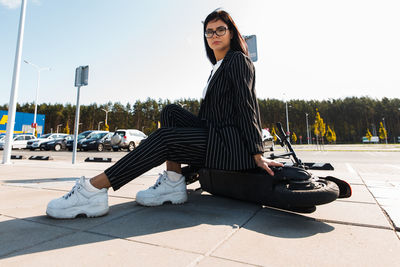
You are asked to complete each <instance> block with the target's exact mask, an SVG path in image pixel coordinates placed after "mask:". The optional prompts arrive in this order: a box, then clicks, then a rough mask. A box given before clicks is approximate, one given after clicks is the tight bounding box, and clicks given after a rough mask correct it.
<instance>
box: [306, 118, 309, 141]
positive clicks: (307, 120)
mask: <svg viewBox="0 0 400 267" xmlns="http://www.w3.org/2000/svg"><path fill="white" fill-rule="evenodd" d="M306 124H307V141H308V144H310V133H309V131H308V113H306Z"/></svg>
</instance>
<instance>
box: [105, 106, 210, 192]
mask: <svg viewBox="0 0 400 267" xmlns="http://www.w3.org/2000/svg"><path fill="white" fill-rule="evenodd" d="M207 140H208V130H207V128H206V126H205V123H204V122H203V121H201V120H200V119H199V118H198V117H196V116H195V115H193V114H192V113H190V112H189V111H187V110H185V109H183V108H181V107H180V106H178V105H175V104H170V105H167V106H166V107H165V108H164V109H163V110H162V112H161V128H159V129H157V130H156V131H155V132H153V133H152V134H151V135H149V137H148V138H146V139H144V140H143V141H142V142H141V144H140V145H139V146H138V147H137V148H136V149H134V150H133V151H132V152H130V153H129V154H127V155H126V156H124V157H123V158H121V159H120V160H119V161H117V162H116V163H115V164H114V165H113V166H111V167H110V168H108V169H106V170H105V171H104V172H105V174H106V175H107V177H108V180H109V181H110V184H111V186H112V188H113V189H114V190H118V189H119V188H120V187H122V186H123V185H125V184H127V183H128V182H130V181H132V180H133V179H135V178H136V177H138V176H140V175H142V174H143V173H145V172H147V171H149V170H151V169H152V168H154V167H157V166H159V165H160V164H162V163H164V162H165V161H166V160H169V161H174V162H177V163H184V164H189V165H193V166H199V167H201V166H204V164H205V158H206V151H207Z"/></svg>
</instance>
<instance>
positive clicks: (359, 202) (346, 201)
mask: <svg viewBox="0 0 400 267" xmlns="http://www.w3.org/2000/svg"><path fill="white" fill-rule="evenodd" d="M336 201H338V202H341V203H354V204H367V205H377V204H376V203H372V202H365V201H354V200H343V199H336Z"/></svg>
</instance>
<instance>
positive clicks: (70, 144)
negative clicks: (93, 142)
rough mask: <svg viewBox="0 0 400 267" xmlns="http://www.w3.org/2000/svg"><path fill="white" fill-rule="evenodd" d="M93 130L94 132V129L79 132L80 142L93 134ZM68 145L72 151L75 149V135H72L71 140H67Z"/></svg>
mask: <svg viewBox="0 0 400 267" xmlns="http://www.w3.org/2000/svg"><path fill="white" fill-rule="evenodd" d="M92 132H94V131H84V132H82V133H80V134H78V143H79V141H81V140H82V139H84V138H86V137H87V136H88V135H89V134H91V133H92ZM66 146H67V149H68V150H69V151H72V150H73V148H74V137H72V139H71V140H67V144H66Z"/></svg>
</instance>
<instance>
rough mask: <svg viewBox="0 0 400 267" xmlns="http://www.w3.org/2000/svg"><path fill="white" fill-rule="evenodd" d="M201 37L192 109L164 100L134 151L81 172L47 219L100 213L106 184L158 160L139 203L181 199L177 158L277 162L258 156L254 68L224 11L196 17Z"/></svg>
mask: <svg viewBox="0 0 400 267" xmlns="http://www.w3.org/2000/svg"><path fill="white" fill-rule="evenodd" d="M204 44H205V47H206V52H207V56H208V58H209V60H210V61H211V63H212V64H213V70H212V73H211V75H210V77H209V79H208V82H207V85H206V87H205V89H204V91H203V99H202V102H201V106H200V111H199V115H198V116H195V115H193V114H192V113H190V112H188V111H187V110H185V109H183V108H181V107H179V106H177V105H168V106H166V107H165V108H164V109H163V111H162V113H161V126H162V127H161V128H160V129H158V130H156V131H155V132H154V133H153V134H151V135H150V136H149V137H148V138H147V139H145V141H143V142H142V144H141V145H140V146H138V147H137V148H136V149H135V150H134V151H132V152H130V153H129V154H127V155H126V156H125V157H123V158H122V159H120V160H119V161H118V162H116V163H115V164H114V165H113V166H111V167H110V168H108V169H107V170H105V171H104V172H103V173H101V174H99V175H97V176H95V177H93V178H91V179H86V178H85V177H82V178H81V179H80V180H78V181H77V182H76V184H75V186H74V187H73V188H72V189H71V191H70V192H69V193H67V194H66V195H64V196H63V197H60V198H58V199H54V200H52V201H50V203H49V204H48V206H47V210H46V213H47V214H48V215H49V216H51V217H54V218H75V217H76V216H77V215H78V214H86V215H87V216H88V217H96V216H101V215H104V214H106V213H107V212H108V210H109V207H108V195H107V190H108V188H109V187H112V188H113V189H114V190H118V189H119V188H120V187H121V186H123V185H125V184H126V183H128V182H129V181H131V180H133V179H135V178H136V177H138V176H140V175H141V174H143V173H145V172H147V171H148V170H150V169H152V168H154V167H156V166H159V165H160V164H162V163H163V162H166V167H167V170H166V171H164V173H163V174H161V175H160V177H159V178H158V179H157V181H156V183H155V185H154V186H152V187H150V188H148V189H147V190H143V191H140V192H138V193H137V195H136V202H138V203H139V204H141V205H145V206H157V205H162V204H163V203H164V202H166V201H170V202H172V203H173V204H180V203H184V202H185V201H186V200H187V194H186V183H185V177H184V176H183V175H182V174H181V164H182V163H184V164H189V165H193V166H204V167H207V168H214V169H223V170H245V169H251V168H256V167H257V166H258V167H261V168H263V169H265V170H266V171H267V172H268V173H269V174H270V175H273V172H272V170H271V169H270V168H269V166H282V164H281V163H278V162H275V161H273V160H268V159H266V158H264V157H263V156H262V155H263V145H262V139H261V122H260V113H259V107H258V103H257V97H256V92H255V70H254V66H253V64H252V62H251V60H250V59H249V57H248V51H247V45H246V42H245V41H244V39H243V38H242V36H241V35H240V33H239V31H238V29H237V27H236V25H235V23H234V22H233V20H232V18H231V16H230V15H229V14H228V13H227V12H225V11H223V10H216V11H214V12H212V13H211V14H209V15H208V16H207V18H206V20H205V21H204Z"/></svg>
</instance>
